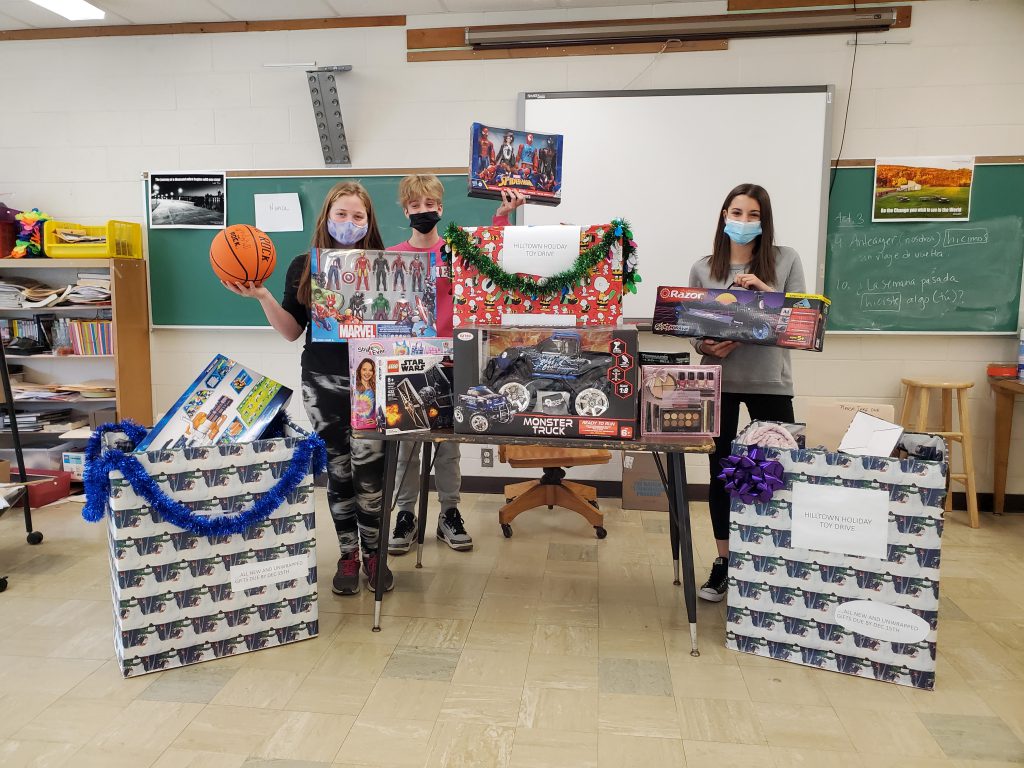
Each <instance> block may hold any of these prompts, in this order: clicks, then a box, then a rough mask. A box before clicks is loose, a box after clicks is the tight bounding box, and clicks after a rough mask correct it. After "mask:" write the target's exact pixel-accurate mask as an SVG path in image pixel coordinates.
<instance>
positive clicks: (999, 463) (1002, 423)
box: [947, 389, 1013, 515]
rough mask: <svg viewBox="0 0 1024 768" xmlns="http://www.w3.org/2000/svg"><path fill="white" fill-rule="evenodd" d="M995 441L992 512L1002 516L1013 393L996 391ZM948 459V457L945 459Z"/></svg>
mask: <svg viewBox="0 0 1024 768" xmlns="http://www.w3.org/2000/svg"><path fill="white" fill-rule="evenodd" d="M995 424H996V440H995V444H996V445H995V452H994V453H993V454H992V464H993V467H992V470H993V471H992V474H993V477H994V481H993V485H992V491H993V497H994V504H993V507H992V511H993V512H994V513H995V514H997V515H1001V514H1003V511H1004V509H1005V508H1006V468H1007V466H1008V465H1009V463H1010V436H1011V433H1012V431H1013V393H1012V392H1006V391H1003V390H1000V389H997V390H996V421H995ZM947 458H948V457H947Z"/></svg>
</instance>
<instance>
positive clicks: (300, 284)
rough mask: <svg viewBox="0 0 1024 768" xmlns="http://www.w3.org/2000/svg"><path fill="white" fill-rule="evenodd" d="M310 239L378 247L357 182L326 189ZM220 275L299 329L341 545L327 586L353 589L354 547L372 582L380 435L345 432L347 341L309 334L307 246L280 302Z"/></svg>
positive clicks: (284, 325)
mask: <svg viewBox="0 0 1024 768" xmlns="http://www.w3.org/2000/svg"><path fill="white" fill-rule="evenodd" d="M312 246H313V247H314V248H353V249H355V248H366V249H374V250H383V249H384V242H383V241H382V240H381V236H380V232H379V231H378V229H377V219H376V216H375V215H374V211H373V202H372V201H371V200H370V195H369V193H367V191H366V189H365V188H364V187H363V186H362V185H361V184H359V183H357V182H342V183H340V184H336V185H335V186H334V187H333V188H332V189H331V191H330V192H328V194H327V197H326V198H325V199H324V204H323V206H322V207H321V209H320V215H319V217H318V218H317V222H316V230H315V232H314V233H313V243H312ZM222 282H223V284H224V287H225V288H227V289H228V290H229V291H232V292H233V293H237V294H238V295H239V296H246V297H249V298H254V299H257V300H258V301H259V302H260V306H261V307H262V308H263V312H264V314H266V316H267V320H268V321H269V322H270V324H271V325H272V326H273V327H274V329H275V330H276V331H277V332H278V333H279V334H281V335H282V336H283V337H284V338H286V339H288V340H289V341H295V340H296V339H298V338H299V337H300V336H302V335H303V333H305V336H306V342H305V346H304V347H303V350H302V402H303V405H304V406H305V408H306V413H307V414H308V415H309V420H310V422H311V423H312V424H313V428H314V429H316V431H317V432H318V433H319V435H320V437H322V438H323V439H324V442H325V443H327V455H328V459H329V460H328V464H327V473H328V479H327V501H328V504H329V505H330V509H331V517H332V518H334V528H335V531H337V534H338V547H339V549H340V550H341V558H340V559H339V560H338V569H337V572H336V573H335V575H334V581H333V583H332V589H333V591H334V593H335V594H338V595H354V594H356V593H358V592H359V565H360V550H361V552H362V565H363V571H364V573H365V574H366V576H367V579H368V582H369V586H370V588H371V589H373V585H374V583H375V579H376V573H377V567H378V563H379V560H378V558H377V548H378V545H379V542H380V512H381V500H382V496H383V481H384V450H383V443H381V441H379V440H353V439H352V438H351V427H350V415H351V399H350V393H349V360H348V344H346V343H344V342H340V343H338V342H330V343H326V342H313V341H312V334H311V324H310V304H311V303H312V290H311V286H310V254H308V253H306V254H303V255H301V256H297V257H296V258H295V259H294V260H293V261H292V263H291V265H290V266H289V267H288V274H287V277H286V278H285V289H284V296H283V297H282V300H281V302H280V303H278V301H277V300H276V299H275V298H274V296H273V294H271V293H270V291H269V290H268V289H267V288H266V287H265V286H264V285H262V284H260V285H256V284H255V283H252V282H248V283H240V282H238V283H229V282H224V281H222ZM383 576H384V588H385V590H390V589H392V588H393V587H394V576H393V575H392V574H391V571H390V569H387V570H386V571H385V573H384V574H383Z"/></svg>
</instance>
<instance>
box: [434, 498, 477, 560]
mask: <svg viewBox="0 0 1024 768" xmlns="http://www.w3.org/2000/svg"><path fill="white" fill-rule="evenodd" d="M437 538H439V539H440V540H441V541H443V542H444V543H446V544H447V545H448V546H449V547H451V548H452V549H455V550H458V551H460V552H462V551H464V550H467V549H472V548H473V537H472V536H470V535H469V534H468V533H466V526H465V525H463V524H462V515H461V514H460V513H459V510H458V509H456V508H455V507H452V508H451V509H446V510H445V511H444V512H442V513H441V516H440V517H438V518H437Z"/></svg>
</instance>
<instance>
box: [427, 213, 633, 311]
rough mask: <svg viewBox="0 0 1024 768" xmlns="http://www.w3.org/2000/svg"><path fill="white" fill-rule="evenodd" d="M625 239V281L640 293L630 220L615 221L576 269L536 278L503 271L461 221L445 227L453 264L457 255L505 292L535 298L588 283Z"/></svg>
mask: <svg viewBox="0 0 1024 768" xmlns="http://www.w3.org/2000/svg"><path fill="white" fill-rule="evenodd" d="M620 238H621V240H622V284H623V287H624V288H625V289H626V290H627V291H629V292H630V293H636V284H637V283H639V282H640V275H639V273H638V272H637V269H636V258H635V255H636V243H635V242H633V233H632V232H631V231H630V229H629V223H628V222H626V221H625V220H624V219H614V220H612V224H611V227H609V229H608V231H606V232H605V233H604V236H603V237H602V238H601V241H600V242H599V243H598V244H597V245H594V246H592V247H590V248H588V249H587V250H585V251H583V252H582V253H580V255H579V258H578V259H576V263H575V264H573V267H572V269H567V270H566V271H564V272H559V273H558V274H557V275H552V276H551V277H542V278H540V279H538V280H534V279H533V278H532V277H529V276H526V275H520V274H514V273H512V274H510V273H508V272H506V271H505V270H503V269H502V268H501V267H500V266H499V265H498V264H496V263H495V262H494V261H493V260H492V259H491V258H490V257H488V256H487V255H486V254H484V253H482V252H481V251H480V249H479V248H477V247H476V246H475V245H474V244H473V241H472V240H471V239H470V237H469V234H468V233H467V232H466V231H465V230H464V229H462V227H460V226H459V225H457V224H449V225H448V228H447V229H445V232H444V239H445V242H446V243H447V245H446V246H445V247H444V250H443V253H442V258H444V260H445V261H446V262H448V264H449V265H451V262H452V259H453V258H454V256H455V255H458V257H459V258H461V259H462V260H463V261H464V262H466V263H468V264H469V265H470V266H472V267H474V268H475V269H476V270H477V272H479V273H480V274H481V275H483V276H484V277H487V278H490V280H491V281H492V282H493V283H494V285H495V286H497V287H498V288H500V289H501V290H503V291H506V292H511V291H516V292H518V293H520V294H524V295H528V296H531V297H533V298H537V297H541V298H546V297H548V296H553V295H555V294H558V293H567V292H569V291H571V290H573V289H574V288H575V287H576V286H578V285H586V284H587V283H588V282H589V280H590V275H591V273H592V272H593V271H594V268H595V267H596V266H597V265H598V264H600V263H601V261H602V260H604V259H608V258H611V249H612V246H613V245H615V242H616V241H617V240H619V239H620Z"/></svg>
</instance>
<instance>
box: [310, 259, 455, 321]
mask: <svg viewBox="0 0 1024 768" xmlns="http://www.w3.org/2000/svg"><path fill="white" fill-rule="evenodd" d="M429 259H430V254H427V253H417V252H406V251H363V250H335V249H323V248H313V249H312V250H311V251H310V259H309V264H310V279H311V281H312V283H311V288H312V305H311V306H310V322H312V324H313V330H312V335H313V341H347V340H348V339H373V338H379V337H382V336H436V335H437V330H436V320H435V314H436V313H435V307H436V300H437V295H436V291H435V287H434V282H435V278H434V277H433V275H431V273H430V264H429Z"/></svg>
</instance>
